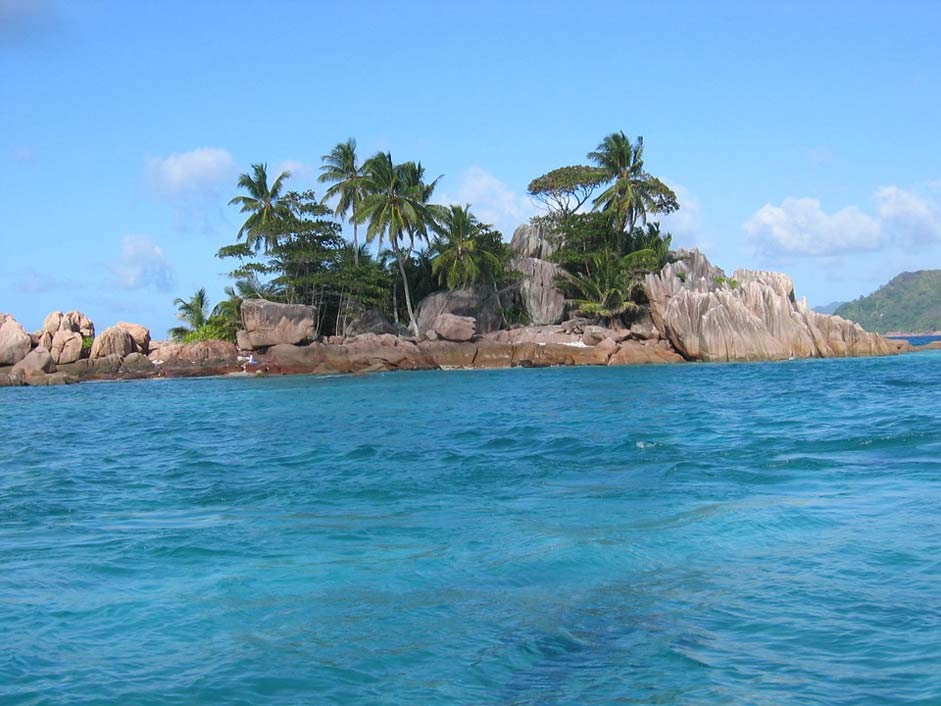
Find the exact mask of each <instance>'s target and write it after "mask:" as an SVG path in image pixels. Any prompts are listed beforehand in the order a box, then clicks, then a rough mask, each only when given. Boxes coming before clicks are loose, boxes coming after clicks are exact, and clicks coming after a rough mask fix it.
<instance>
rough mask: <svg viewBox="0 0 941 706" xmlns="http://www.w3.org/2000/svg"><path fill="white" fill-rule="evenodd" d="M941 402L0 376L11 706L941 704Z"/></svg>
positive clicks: (549, 383) (825, 365)
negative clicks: (15, 383)
mask: <svg viewBox="0 0 941 706" xmlns="http://www.w3.org/2000/svg"><path fill="white" fill-rule="evenodd" d="M939 384H941V354H935V353H925V354H918V355H914V356H908V357H903V358H892V359H883V360H878V359H872V360H831V361H798V362H787V363H781V364H768V365H688V366H680V367H665V368H660V367H651V368H617V369H587V368H586V369H566V370H508V371H473V372H466V373H462V372H449V373H440V372H439V373H432V372H429V373H409V374H390V375H378V376H371V377H369V378H359V377H343V376H340V377H330V378H312V377H294V378H280V379H275V378H270V379H264V380H254V379H245V378H240V379H212V380H181V381H172V382H142V383H134V384H126V385H81V386H77V387H69V388H50V389H48V390H21V389H9V390H2V391H0V398H2V402H3V403H2V404H0V431H2V435H3V441H4V456H3V458H2V459H0V626H2V628H0V703H4V704H7V703H9V704H24V705H25V704H49V703H69V704H130V703H133V704H143V705H148V704H181V705H182V704H187V705H189V704H202V703H205V704H216V703H227V704H252V705H258V704H261V705H277V706H280V705H282V704H285V705H286V704H296V703H309V702H317V703H344V704H377V703H382V704H393V705H395V704H402V705H405V704H416V703H421V704H455V703H474V704H534V705H535V704H539V705H547V704H560V705H561V704H566V705H568V704H575V703H578V704H581V703H584V704H608V703H624V704H650V703H664V704H667V703H669V704H672V703H682V704H710V705H713V704H736V705H737V704H743V703H754V704H776V703H788V704H790V703H794V704H823V703H825V704H835V705H841V706H842V705H845V706H857V705H858V706H864V705H865V706H869V705H870V704H874V703H878V704H889V705H894V704H934V703H938V699H939V695H941V676H939V675H941V671H939V670H938V664H941V641H939V640H938V635H939V634H941V604H939V602H938V600H937V595H938V589H937V587H938V585H939V579H941V549H939V547H941V515H939V514H938V512H937V508H938V506H939V503H941V456H939V452H941V411H939V410H938V407H937V404H936V400H935V397H936V394H935V393H936V390H937V389H938V388H939Z"/></svg>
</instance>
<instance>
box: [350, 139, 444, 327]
mask: <svg viewBox="0 0 941 706" xmlns="http://www.w3.org/2000/svg"><path fill="white" fill-rule="evenodd" d="M364 171H365V174H366V179H365V184H366V194H365V196H364V197H363V200H362V203H361V204H360V207H359V209H357V211H356V214H355V219H356V221H357V222H359V223H367V224H368V226H367V229H366V239H367V241H369V242H372V241H374V240H375V241H378V243H379V244H380V245H381V244H382V241H383V239H387V240H388V242H389V246H390V247H391V248H392V252H393V254H394V255H395V259H396V262H397V263H398V268H399V274H400V276H401V278H402V285H403V291H404V294H405V306H406V309H407V311H408V317H409V325H410V327H411V329H412V332H413V333H414V334H415V335H416V336H417V335H418V322H417V321H416V319H415V311H414V307H413V305H412V297H411V291H410V289H409V283H408V276H407V273H406V268H405V262H406V260H408V259H409V258H410V253H411V250H412V248H413V247H414V244H415V239H416V238H423V239H426V240H427V237H428V227H429V225H430V224H431V223H432V222H433V220H434V209H431V208H429V205H428V201H429V199H430V197H431V194H432V192H433V191H434V188H435V185H436V184H437V182H438V179H435V180H434V181H432V182H431V183H426V182H425V181H424V169H423V168H422V166H421V164H420V163H415V162H405V163H403V164H398V165H397V164H395V163H393V161H392V155H391V154H389V153H388V152H380V153H379V154H377V155H375V156H374V157H372V158H370V159H369V160H368V161H367V162H366V164H365V165H364ZM439 178H440V177H439ZM406 236H408V244H407V245H406V243H405V237H406Z"/></svg>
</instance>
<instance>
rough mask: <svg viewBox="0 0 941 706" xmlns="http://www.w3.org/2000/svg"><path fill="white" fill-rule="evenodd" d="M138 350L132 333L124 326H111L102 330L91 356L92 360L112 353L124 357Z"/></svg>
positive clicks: (93, 346)
mask: <svg viewBox="0 0 941 706" xmlns="http://www.w3.org/2000/svg"><path fill="white" fill-rule="evenodd" d="M136 350H137V344H135V343H134V339H133V338H131V334H129V333H128V332H127V331H126V330H124V329H123V328H119V327H117V326H111V327H110V328H106V329H105V330H104V331H102V332H101V335H100V336H98V337H97V338H96V339H95V342H94V343H92V346H91V354H90V355H89V357H90V358H91V359H92V360H95V359H96V358H106V357H107V356H110V355H118V356H120V357H122V358H123V357H124V356H126V355H128V354H129V353H133V352H135V351H136Z"/></svg>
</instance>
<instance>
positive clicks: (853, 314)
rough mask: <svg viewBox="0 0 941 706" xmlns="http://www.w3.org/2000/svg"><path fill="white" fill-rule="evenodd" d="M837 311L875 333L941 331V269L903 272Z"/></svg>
mask: <svg viewBox="0 0 941 706" xmlns="http://www.w3.org/2000/svg"><path fill="white" fill-rule="evenodd" d="M834 313H835V314H837V316H842V317H843V318H845V319H852V320H853V321H855V322H856V323H858V324H860V325H861V326H862V327H863V328H864V329H866V330H868V331H875V332H876V333H888V332H890V331H904V332H906V333H922V332H925V331H941V270H919V271H918V272H903V273H902V274H900V275H899V276H898V277H896V278H895V279H893V280H892V281H891V282H889V283H888V284H885V285H883V286H881V287H879V289H877V290H876V291H875V292H873V293H872V294H870V295H869V296H867V297H860V298H859V299H856V300H855V301H851V302H847V303H846V304H843V305H842V306H841V307H839V308H838V309H837V310H836V311H835V312H834Z"/></svg>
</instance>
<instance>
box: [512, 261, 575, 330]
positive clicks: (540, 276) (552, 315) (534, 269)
mask: <svg viewBox="0 0 941 706" xmlns="http://www.w3.org/2000/svg"><path fill="white" fill-rule="evenodd" d="M509 269H510V270H512V271H514V272H519V273H520V274H521V275H522V276H523V277H522V279H521V280H520V283H519V293H520V298H521V299H522V303H523V308H524V309H525V311H526V315H527V317H528V318H529V323H530V324H532V325H533V326H551V325H553V324H557V323H560V322H561V321H562V320H563V319H564V318H565V295H564V294H563V293H562V290H561V289H559V287H558V285H557V284H556V282H557V281H558V279H559V275H560V274H561V272H562V270H561V268H560V267H559V266H558V265H556V264H555V263H554V262H549V261H548V260H540V259H538V258H535V257H515V258H513V259H511V260H510V262H509Z"/></svg>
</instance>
